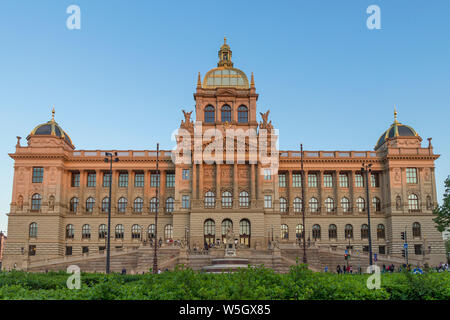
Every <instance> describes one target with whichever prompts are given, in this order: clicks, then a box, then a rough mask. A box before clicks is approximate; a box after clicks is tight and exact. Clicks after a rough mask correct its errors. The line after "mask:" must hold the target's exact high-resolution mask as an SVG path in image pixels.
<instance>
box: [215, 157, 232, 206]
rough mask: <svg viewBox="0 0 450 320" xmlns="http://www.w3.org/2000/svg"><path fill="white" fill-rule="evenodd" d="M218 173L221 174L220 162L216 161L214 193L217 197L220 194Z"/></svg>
mask: <svg viewBox="0 0 450 320" xmlns="http://www.w3.org/2000/svg"><path fill="white" fill-rule="evenodd" d="M220 174H221V170H220V164H218V163H216V194H217V199H219V196H220ZM234 200H235V199H233V201H234Z"/></svg>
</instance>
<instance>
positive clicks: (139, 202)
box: [133, 197, 144, 212]
mask: <svg viewBox="0 0 450 320" xmlns="http://www.w3.org/2000/svg"><path fill="white" fill-rule="evenodd" d="M143 207H144V200H143V199H142V198H140V197H137V198H136V199H134V206H133V210H134V212H142V208H143Z"/></svg>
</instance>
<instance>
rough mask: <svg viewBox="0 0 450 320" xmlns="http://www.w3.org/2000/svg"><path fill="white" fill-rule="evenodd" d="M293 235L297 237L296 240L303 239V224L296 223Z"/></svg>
mask: <svg viewBox="0 0 450 320" xmlns="http://www.w3.org/2000/svg"><path fill="white" fill-rule="evenodd" d="M295 237H296V238H297V240H300V239H303V225H302V224H298V225H297V226H296V227H295Z"/></svg>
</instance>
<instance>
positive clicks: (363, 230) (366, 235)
mask: <svg viewBox="0 0 450 320" xmlns="http://www.w3.org/2000/svg"><path fill="white" fill-rule="evenodd" d="M368 238H369V226H368V225H367V224H363V225H362V226H361V239H368Z"/></svg>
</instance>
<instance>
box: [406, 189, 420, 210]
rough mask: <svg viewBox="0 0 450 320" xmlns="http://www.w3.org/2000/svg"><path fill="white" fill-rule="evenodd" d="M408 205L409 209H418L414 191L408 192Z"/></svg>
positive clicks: (417, 200) (417, 199)
mask: <svg viewBox="0 0 450 320" xmlns="http://www.w3.org/2000/svg"><path fill="white" fill-rule="evenodd" d="M408 207H409V210H410V211H418V210H419V197H418V196H417V195H415V194H414V193H412V194H410V195H409V197H408Z"/></svg>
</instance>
